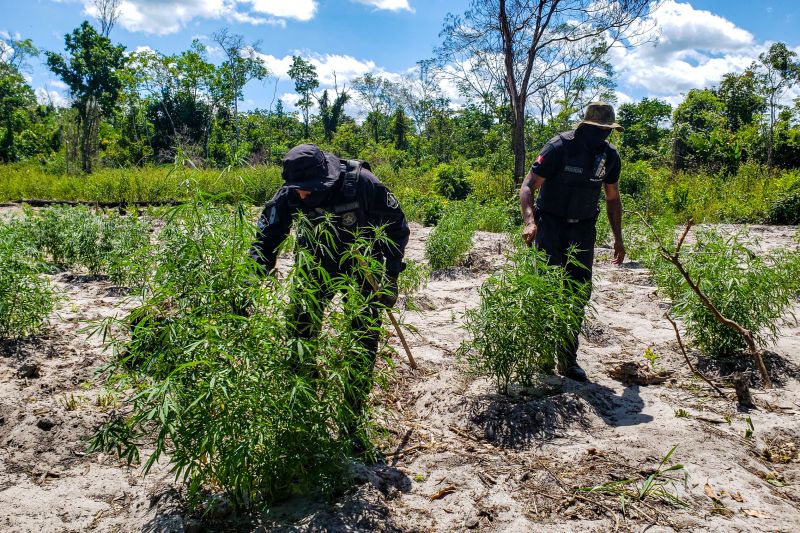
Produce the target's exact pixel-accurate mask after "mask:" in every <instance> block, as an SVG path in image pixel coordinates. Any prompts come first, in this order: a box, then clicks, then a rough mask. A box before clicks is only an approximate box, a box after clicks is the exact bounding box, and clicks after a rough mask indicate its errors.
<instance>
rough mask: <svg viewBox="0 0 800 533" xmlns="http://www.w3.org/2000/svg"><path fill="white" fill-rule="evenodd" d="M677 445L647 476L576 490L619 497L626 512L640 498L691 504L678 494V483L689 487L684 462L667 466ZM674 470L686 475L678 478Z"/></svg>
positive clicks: (685, 505)
mask: <svg viewBox="0 0 800 533" xmlns="http://www.w3.org/2000/svg"><path fill="white" fill-rule="evenodd" d="M677 448H678V445H677V444H676V445H675V446H673V447H672V449H670V451H669V452H667V454H666V455H665V456H664V457H663V458H662V459H661V462H660V463H659V464H658V466H657V467H656V468H655V469H654V470H653V472H652V473H651V474H650V475H648V476H647V477H646V478H644V479H641V480H637V479H633V478H630V479H621V480H618V481H609V482H608V483H604V484H602V485H597V486H594V487H580V488H578V489H576V491H577V492H578V493H583V494H587V495H588V494H603V495H609V496H613V497H615V498H616V499H618V501H619V504H620V506H621V511H622V514H623V515H626V510H625V508H626V506H628V507H630V506H635V505H636V504H637V503H639V502H646V501H647V500H651V499H652V500H656V501H661V502H663V503H666V504H670V505H673V506H675V507H687V506H688V504H687V503H686V502H685V501H683V500H682V499H681V498H680V497H679V496H678V495H677V490H676V488H675V483H676V482H682V484H683V486H684V487H686V485H687V483H688V479H689V475H688V473H687V472H686V469H685V468H684V467H683V465H682V464H680V463H677V464H672V465H669V466H667V464H668V462H669V460H670V458H671V457H672V455H673V454H674V453H675V450H676V449H677ZM671 473H676V474H683V476H682V479H675V478H674V477H672V476H671V475H670V474H671Z"/></svg>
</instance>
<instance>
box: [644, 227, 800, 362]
mask: <svg viewBox="0 0 800 533" xmlns="http://www.w3.org/2000/svg"><path fill="white" fill-rule="evenodd" d="M681 257H682V258H683V260H684V263H685V267H686V270H687V271H688V273H689V274H690V276H691V277H692V279H693V280H695V281H698V280H699V286H700V289H701V290H702V291H703V292H704V293H705V294H706V296H708V298H709V300H711V302H712V303H713V304H714V305H715V306H716V307H717V309H719V311H720V312H721V313H722V314H723V316H725V317H727V318H730V319H731V320H735V321H736V322H738V323H739V324H741V325H742V326H743V327H745V328H747V329H749V330H751V331H752V332H753V334H754V338H755V340H756V343H757V344H758V345H759V346H761V347H765V346H767V345H768V344H770V343H772V342H774V341H775V340H776V336H777V334H778V328H779V326H780V322H781V319H782V318H783V317H784V314H785V313H786V311H787V309H789V307H790V306H791V304H792V302H793V301H794V299H795V298H796V296H797V294H798V291H800V276H799V275H798V274H800V267H798V265H800V255H799V254H798V252H793V253H790V252H781V253H778V254H772V255H769V256H766V257H760V256H758V255H756V254H755V253H754V252H753V251H751V250H750V249H749V248H747V246H746V245H745V244H744V241H743V236H742V235H734V236H731V237H723V236H721V235H719V234H718V233H716V232H714V231H711V230H704V231H701V232H699V233H698V235H697V242H696V244H694V245H693V246H688V247H687V246H686V245H684V250H683V251H682V253H681ZM670 268H672V270H671V273H670V274H669V275H668V276H664V278H663V279H661V280H659V285H660V286H662V287H665V292H666V293H667V294H668V295H669V296H671V297H672V299H673V307H672V309H673V312H674V313H675V314H676V315H677V316H679V317H681V318H682V319H683V320H684V322H685V323H686V328H687V333H688V335H689V338H690V339H691V341H692V342H693V343H694V344H695V345H697V346H698V347H699V348H700V349H701V350H703V352H705V353H706V354H708V355H710V356H714V357H724V356H730V355H735V354H737V353H739V352H741V351H743V350H744V349H746V344H745V342H744V339H743V338H742V337H741V335H739V334H738V333H736V332H735V331H733V330H731V329H730V328H728V327H726V326H724V325H722V324H720V323H719V322H717V320H716V319H715V318H714V317H713V315H712V314H711V313H710V312H709V311H708V310H707V309H706V307H705V305H703V303H702V302H701V301H700V299H699V298H698V297H697V296H696V295H695V294H694V292H693V291H692V290H691V289H690V288H689V287H688V285H687V284H686V283H685V281H683V280H682V278H680V279H677V280H676V278H678V274H677V272H676V271H675V269H674V267H671V265H670Z"/></svg>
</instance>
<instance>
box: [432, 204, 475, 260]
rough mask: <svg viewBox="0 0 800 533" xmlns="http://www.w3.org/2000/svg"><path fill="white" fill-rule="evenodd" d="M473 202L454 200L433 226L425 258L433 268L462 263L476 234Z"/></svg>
mask: <svg viewBox="0 0 800 533" xmlns="http://www.w3.org/2000/svg"><path fill="white" fill-rule="evenodd" d="M471 206H472V203H469V202H453V203H451V204H450V205H449V206H448V208H447V211H446V212H445V214H444V215H443V216H442V218H441V219H440V220H439V223H438V224H436V227H435V228H433V230H432V231H431V233H430V235H429V236H428V240H427V242H426V243H425V258H426V259H427V260H428V264H429V265H430V267H431V269H433V270H440V269H442V268H447V267H452V266H457V265H459V264H461V263H462V262H463V261H464V259H465V257H466V255H467V253H468V252H469V250H470V248H471V247H472V236H473V235H474V234H475V228H476V222H475V218H474V217H473V214H474V213H473V210H472V209H471Z"/></svg>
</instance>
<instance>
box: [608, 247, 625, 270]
mask: <svg viewBox="0 0 800 533" xmlns="http://www.w3.org/2000/svg"><path fill="white" fill-rule="evenodd" d="M623 261H625V245H624V244H623V243H622V241H614V259H612V260H611V262H612V263H614V264H615V265H621V264H622V262H623Z"/></svg>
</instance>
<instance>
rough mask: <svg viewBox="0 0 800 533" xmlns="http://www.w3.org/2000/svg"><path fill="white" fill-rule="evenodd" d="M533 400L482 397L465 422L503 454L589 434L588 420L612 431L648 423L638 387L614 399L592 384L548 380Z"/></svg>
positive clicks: (500, 396) (611, 394)
mask: <svg viewBox="0 0 800 533" xmlns="http://www.w3.org/2000/svg"><path fill="white" fill-rule="evenodd" d="M546 383H547V385H546V386H544V387H542V388H540V389H538V392H539V394H538V395H536V390H534V391H533V392H534V395H530V394H529V395H528V396H523V395H516V396H503V395H500V394H487V395H483V396H480V397H478V398H476V399H475V400H473V401H472V402H471V403H470V405H469V408H468V413H469V416H468V420H469V422H470V423H471V424H472V425H474V426H477V427H478V428H480V430H481V431H482V432H483V435H482V438H483V439H485V440H486V441H488V442H491V443H492V444H494V445H496V446H500V447H503V448H513V449H524V448H528V447H529V446H531V445H533V444H536V443H538V444H542V443H544V442H547V441H549V440H552V439H555V438H560V437H564V436H565V432H566V431H568V430H570V429H579V430H582V431H586V430H589V429H590V428H591V427H592V425H593V423H594V420H593V416H592V415H594V416H596V417H599V418H601V419H602V420H603V421H604V422H605V423H606V424H607V425H609V426H614V427H622V426H633V425H637V424H644V423H647V422H651V421H652V420H653V417H652V416H650V415H645V414H642V409H643V408H644V401H643V400H642V398H641V396H640V395H639V386H638V385H634V386H628V387H626V388H625V389H624V391H623V392H622V394H620V395H618V394H617V393H615V392H614V391H613V390H612V389H610V388H608V387H606V386H604V385H600V384H598V383H591V382H588V383H584V384H579V383H576V382H574V381H572V380H568V379H560V378H556V377H551V378H547V379H546Z"/></svg>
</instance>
